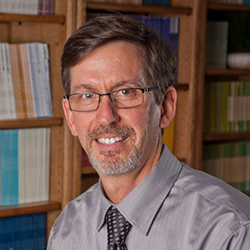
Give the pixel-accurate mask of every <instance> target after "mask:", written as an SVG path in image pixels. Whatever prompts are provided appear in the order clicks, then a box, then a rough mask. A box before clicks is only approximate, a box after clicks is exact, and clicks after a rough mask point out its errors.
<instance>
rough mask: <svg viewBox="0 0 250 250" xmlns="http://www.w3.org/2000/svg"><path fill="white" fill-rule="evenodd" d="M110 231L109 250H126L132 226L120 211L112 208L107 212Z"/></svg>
mask: <svg viewBox="0 0 250 250" xmlns="http://www.w3.org/2000/svg"><path fill="white" fill-rule="evenodd" d="M106 220H107V229H108V250H116V249H117V250H118V249H119V250H126V249H127V248H126V244H125V240H126V236H127V234H128V232H129V230H130V228H131V224H130V223H129V222H128V221H127V220H126V219H125V217H124V216H123V215H122V214H121V213H120V212H119V211H118V209H117V208H112V209H110V210H109V211H108V212H107V215H106Z"/></svg>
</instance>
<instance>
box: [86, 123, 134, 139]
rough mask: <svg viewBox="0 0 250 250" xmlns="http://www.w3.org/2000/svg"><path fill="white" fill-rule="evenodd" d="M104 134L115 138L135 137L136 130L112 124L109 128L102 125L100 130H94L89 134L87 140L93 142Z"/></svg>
mask: <svg viewBox="0 0 250 250" xmlns="http://www.w3.org/2000/svg"><path fill="white" fill-rule="evenodd" d="M103 134H114V135H115V136H123V137H128V136H134V135H135V130H134V129H133V128H132V127H127V126H118V125H116V124H111V125H108V126H104V125H100V126H99V127H98V128H96V129H94V130H93V131H91V132H90V133H89V134H88V136H87V139H88V140H89V141H91V140H94V139H96V137H98V136H100V135H103Z"/></svg>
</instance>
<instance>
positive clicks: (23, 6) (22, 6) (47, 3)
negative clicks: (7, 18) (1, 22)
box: [0, 0, 55, 15]
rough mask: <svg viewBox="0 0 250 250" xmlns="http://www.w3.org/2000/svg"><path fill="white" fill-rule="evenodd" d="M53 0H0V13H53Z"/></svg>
mask: <svg viewBox="0 0 250 250" xmlns="http://www.w3.org/2000/svg"><path fill="white" fill-rule="evenodd" d="M54 7H55V0H0V13H13V14H27V15H53V14H54Z"/></svg>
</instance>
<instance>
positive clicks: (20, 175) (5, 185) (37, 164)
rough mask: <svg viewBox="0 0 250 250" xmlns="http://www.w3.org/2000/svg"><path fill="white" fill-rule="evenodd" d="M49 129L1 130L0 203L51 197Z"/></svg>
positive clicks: (39, 199)
mask: <svg viewBox="0 0 250 250" xmlns="http://www.w3.org/2000/svg"><path fill="white" fill-rule="evenodd" d="M49 152H50V129H49V128H32V129H12V130H0V173H1V175H0V177H1V179H0V205H10V204H20V203H27V202H37V201H47V200H49V163H50V153H49Z"/></svg>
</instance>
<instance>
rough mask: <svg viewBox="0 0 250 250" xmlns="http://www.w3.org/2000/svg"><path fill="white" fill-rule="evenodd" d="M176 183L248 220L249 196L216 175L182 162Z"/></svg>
mask: <svg viewBox="0 0 250 250" xmlns="http://www.w3.org/2000/svg"><path fill="white" fill-rule="evenodd" d="M176 185H177V186H178V187H180V188H183V189H185V190H186V191H187V192H189V193H192V194H193V195H195V196H198V197H200V198H202V199H205V200H206V201H207V203H208V204H211V205H214V206H218V207H224V208H225V209H228V210H231V211H234V212H235V213H237V214H238V216H239V218H240V219H242V220H246V221H250V209H249V207H250V198H249V197H248V196H246V195H245V194H243V193H242V192H240V191H239V190H237V189H235V188H233V187H232V186H230V185H228V184H227V183H225V182H224V181H222V180H220V179H218V178H216V177H213V176H211V175H209V174H207V173H205V172H202V171H198V170H194V169H193V168H191V167H189V166H187V165H185V164H184V166H183V170H182V171H181V174H180V176H179V179H178V181H177V183H176Z"/></svg>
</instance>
